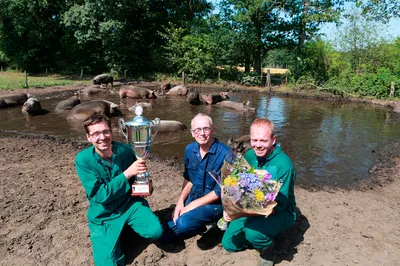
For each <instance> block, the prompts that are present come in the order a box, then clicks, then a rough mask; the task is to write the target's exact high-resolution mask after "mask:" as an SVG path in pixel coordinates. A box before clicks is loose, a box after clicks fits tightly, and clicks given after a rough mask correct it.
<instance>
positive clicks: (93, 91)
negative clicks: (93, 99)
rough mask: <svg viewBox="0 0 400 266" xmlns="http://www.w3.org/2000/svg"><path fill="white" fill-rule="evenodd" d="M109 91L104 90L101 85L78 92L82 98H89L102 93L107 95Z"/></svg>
mask: <svg viewBox="0 0 400 266" xmlns="http://www.w3.org/2000/svg"><path fill="white" fill-rule="evenodd" d="M107 92H108V91H107V90H106V89H103V88H102V87H101V86H99V85H95V86H90V87H86V88H84V89H81V90H79V91H78V95H80V96H82V97H89V96H92V95H96V94H100V93H107Z"/></svg>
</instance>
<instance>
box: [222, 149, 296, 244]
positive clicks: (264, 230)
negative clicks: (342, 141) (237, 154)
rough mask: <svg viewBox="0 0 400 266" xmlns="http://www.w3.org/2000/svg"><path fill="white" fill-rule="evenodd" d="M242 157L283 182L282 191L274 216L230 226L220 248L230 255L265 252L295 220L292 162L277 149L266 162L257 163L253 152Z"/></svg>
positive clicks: (250, 218) (244, 220)
mask: <svg viewBox="0 0 400 266" xmlns="http://www.w3.org/2000/svg"><path fill="white" fill-rule="evenodd" d="M244 157H245V159H246V160H247V162H248V163H249V164H250V166H253V167H255V168H256V169H263V170H267V171H268V172H269V173H270V174H271V175H272V179H273V180H282V187H281V189H280V190H279V194H278V196H277V197H276V199H275V200H276V202H277V203H278V204H277V205H276V207H275V208H274V213H273V214H271V215H269V216H268V217H267V218H265V216H261V215H260V216H250V217H242V218H239V219H236V220H234V221H232V222H230V223H229V226H228V229H227V230H226V232H225V234H224V237H223V239H222V246H223V247H224V248H225V249H226V250H227V251H229V252H236V251H241V250H245V249H248V248H255V249H266V248H268V246H269V245H271V243H272V240H273V237H274V236H276V235H277V234H279V233H280V232H282V231H284V230H286V229H287V228H289V227H290V226H292V225H293V224H294V223H295V220H296V200H295V197H294V182H295V180H296V172H295V170H294V167H293V164H292V161H291V160H290V158H289V157H288V156H287V155H286V154H285V153H284V152H283V151H282V148H281V147H280V145H276V147H275V150H274V151H273V152H272V153H271V154H270V155H268V156H267V158H266V159H265V160H262V161H261V160H259V159H258V158H257V156H256V154H255V153H254V151H253V150H252V149H251V150H249V151H248V152H247V153H246V154H245V156H244Z"/></svg>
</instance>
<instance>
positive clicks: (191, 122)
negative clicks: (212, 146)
mask: <svg viewBox="0 0 400 266" xmlns="http://www.w3.org/2000/svg"><path fill="white" fill-rule="evenodd" d="M199 117H206V118H208V120H210V127H212V126H213V122H212V119H211V117H209V116H208V115H205V114H203V113H198V114H197V115H196V116H195V117H193V118H192V120H191V121H190V127H191V128H193V121H194V120H195V119H196V118H199Z"/></svg>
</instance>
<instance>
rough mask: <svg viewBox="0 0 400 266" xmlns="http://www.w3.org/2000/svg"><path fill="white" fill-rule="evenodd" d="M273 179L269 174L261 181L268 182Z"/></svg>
mask: <svg viewBox="0 0 400 266" xmlns="http://www.w3.org/2000/svg"><path fill="white" fill-rule="evenodd" d="M271 178H272V175H271V174H270V173H268V172H266V173H265V175H264V178H263V179H262V180H261V181H262V182H266V181H268V180H270V179H271Z"/></svg>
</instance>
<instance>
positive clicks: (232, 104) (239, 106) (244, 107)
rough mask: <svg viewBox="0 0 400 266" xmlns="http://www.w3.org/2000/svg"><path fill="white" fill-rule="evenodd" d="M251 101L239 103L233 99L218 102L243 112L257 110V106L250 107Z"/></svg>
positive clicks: (220, 104)
mask: <svg viewBox="0 0 400 266" xmlns="http://www.w3.org/2000/svg"><path fill="white" fill-rule="evenodd" d="M249 104H250V102H249V101H247V102H243V103H238V102H233V101H222V102H219V103H217V105H219V106H224V107H228V108H232V109H235V110H238V111H243V112H249V111H250V112H255V110H256V108H252V107H249Z"/></svg>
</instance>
